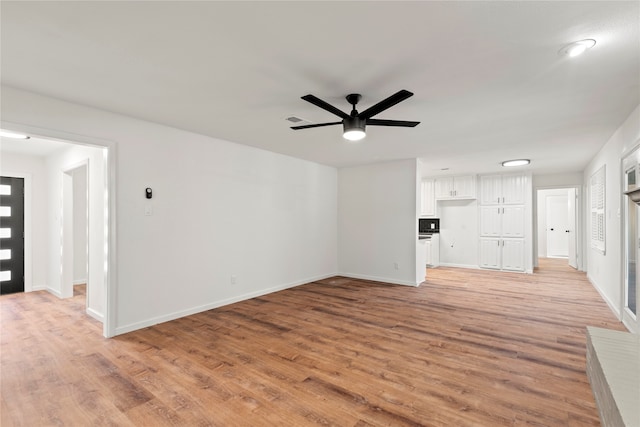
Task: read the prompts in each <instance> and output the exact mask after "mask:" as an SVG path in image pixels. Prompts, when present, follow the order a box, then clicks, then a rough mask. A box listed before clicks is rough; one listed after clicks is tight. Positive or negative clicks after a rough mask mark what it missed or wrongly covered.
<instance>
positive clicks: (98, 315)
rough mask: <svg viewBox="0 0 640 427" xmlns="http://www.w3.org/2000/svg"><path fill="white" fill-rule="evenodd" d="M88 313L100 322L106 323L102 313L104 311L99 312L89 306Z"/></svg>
mask: <svg viewBox="0 0 640 427" xmlns="http://www.w3.org/2000/svg"><path fill="white" fill-rule="evenodd" d="M87 314H88V315H89V316H91V317H93V318H94V319H96V320H97V321H99V322H100V323H104V316H103V315H102V313H98V312H97V311H95V310H94V309H92V308H89V307H87Z"/></svg>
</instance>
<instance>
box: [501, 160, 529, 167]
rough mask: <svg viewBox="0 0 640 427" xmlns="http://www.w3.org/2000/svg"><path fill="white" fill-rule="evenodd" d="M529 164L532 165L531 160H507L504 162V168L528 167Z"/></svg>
mask: <svg viewBox="0 0 640 427" xmlns="http://www.w3.org/2000/svg"><path fill="white" fill-rule="evenodd" d="M529 163H531V160H529V159H516V160H506V161H504V162H502V166H504V167H505V168H511V167H513V166H524V165H528V164H529Z"/></svg>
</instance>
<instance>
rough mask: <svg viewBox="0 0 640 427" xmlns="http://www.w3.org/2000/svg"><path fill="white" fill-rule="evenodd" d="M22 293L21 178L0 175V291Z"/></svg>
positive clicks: (22, 182) (22, 193) (22, 187)
mask: <svg viewBox="0 0 640 427" xmlns="http://www.w3.org/2000/svg"><path fill="white" fill-rule="evenodd" d="M14 292H24V179H23V178H8V177H5V176H3V177H0V294H12V293H14Z"/></svg>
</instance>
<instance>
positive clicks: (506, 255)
mask: <svg viewBox="0 0 640 427" xmlns="http://www.w3.org/2000/svg"><path fill="white" fill-rule="evenodd" d="M480 267H482V268H492V269H495V270H509V271H524V239H499V238H481V239H480Z"/></svg>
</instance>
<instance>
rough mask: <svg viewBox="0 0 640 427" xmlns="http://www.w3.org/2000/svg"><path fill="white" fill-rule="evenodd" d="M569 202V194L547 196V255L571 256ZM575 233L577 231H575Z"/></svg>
mask: <svg viewBox="0 0 640 427" xmlns="http://www.w3.org/2000/svg"><path fill="white" fill-rule="evenodd" d="M568 205H569V203H568V200H567V196H566V195H563V196H547V256H548V257H563V258H564V257H568V256H569V239H568V237H567V236H568V235H569V234H570V232H569V221H568V218H569V206H568ZM574 234H575V233H574Z"/></svg>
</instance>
